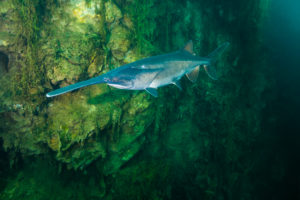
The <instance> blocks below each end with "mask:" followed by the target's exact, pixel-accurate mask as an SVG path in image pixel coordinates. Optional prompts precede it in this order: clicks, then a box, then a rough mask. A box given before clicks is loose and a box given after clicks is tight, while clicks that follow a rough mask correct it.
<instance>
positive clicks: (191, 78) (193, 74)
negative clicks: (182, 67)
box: [186, 66, 199, 83]
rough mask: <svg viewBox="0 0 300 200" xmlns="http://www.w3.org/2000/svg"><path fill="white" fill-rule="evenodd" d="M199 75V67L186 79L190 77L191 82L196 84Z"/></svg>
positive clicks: (188, 74) (187, 75)
mask: <svg viewBox="0 0 300 200" xmlns="http://www.w3.org/2000/svg"><path fill="white" fill-rule="evenodd" d="M198 74H199V66H197V67H196V68H195V69H194V70H193V71H191V72H190V73H187V74H186V77H188V79H189V80H190V81H192V82H193V83H194V82H196V80H197V78H198Z"/></svg>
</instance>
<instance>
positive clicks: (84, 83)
mask: <svg viewBox="0 0 300 200" xmlns="http://www.w3.org/2000/svg"><path fill="white" fill-rule="evenodd" d="M98 83H105V81H104V80H103V77H102V76H98V77H95V78H91V79H89V80H86V81H82V82H79V83H75V84H73V85H69V86H66V87H63V88H59V89H57V90H54V91H52V92H49V93H47V94H46V97H54V96H58V95H61V94H64V93H67V92H71V91H73V90H76V89H79V88H82V87H85V86H88V85H94V84H98Z"/></svg>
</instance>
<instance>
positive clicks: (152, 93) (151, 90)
mask: <svg viewBox="0 0 300 200" xmlns="http://www.w3.org/2000/svg"><path fill="white" fill-rule="evenodd" d="M145 90H146V91H147V92H148V93H149V94H151V95H152V96H154V97H157V96H158V94H157V89H156V88H146V89H145Z"/></svg>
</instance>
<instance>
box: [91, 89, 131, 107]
mask: <svg viewBox="0 0 300 200" xmlns="http://www.w3.org/2000/svg"><path fill="white" fill-rule="evenodd" d="M136 93H137V91H130V90H119V89H113V90H111V91H110V92H107V93H104V94H101V95H97V96H95V97H92V98H89V99H88V101H87V103H88V104H92V105H97V104H103V103H108V102H113V101H114V100H115V99H119V98H120V97H123V98H129V96H130V95H132V94H136Z"/></svg>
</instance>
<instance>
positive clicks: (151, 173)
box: [0, 0, 274, 199]
mask: <svg viewBox="0 0 300 200" xmlns="http://www.w3.org/2000/svg"><path fill="white" fill-rule="evenodd" d="M266 2H267V1H258V0H257V1H251V2H250V1H240V2H236V1H235V3H234V4H233V3H230V2H229V3H226V2H224V1H221V0H216V1H204V0H201V1H199V2H198V1H158V0H150V1H146V0H131V1H123V0H114V1H113V0H99V1H96V0H77V1H75V0H51V1H42V0H33V1H31V0H5V1H0V17H1V19H3V20H1V21H0V27H3V29H0V52H3V53H4V54H7V55H9V57H10V62H9V70H7V72H6V74H5V76H2V77H1V78H0V83H1V87H2V88H1V90H2V91H4V92H1V93H0V99H1V101H2V103H1V107H0V108H1V110H0V119H1V120H0V121H1V122H0V137H1V140H2V141H3V145H2V146H3V149H1V154H5V155H6V156H7V157H8V159H9V160H10V161H9V162H10V165H11V170H8V169H6V170H8V171H10V173H9V174H8V175H7V176H3V174H1V173H0V178H1V180H0V182H1V184H0V187H1V188H0V190H1V193H0V198H2V199H200V198H204V199H251V198H252V197H253V198H255V197H256V195H260V194H256V191H257V190H256V189H257V188H256V187H255V186H253V184H255V183H256V182H257V181H259V180H257V179H255V180H252V179H251V176H252V174H254V173H257V172H258V171H259V167H260V166H262V165H264V164H265V162H264V161H263V160H261V158H260V157H259V156H258V155H259V154H260V151H261V150H262V147H261V146H260V144H261V142H262V139H263V137H262V133H263V132H262V131H263V130H262V123H265V124H268V123H271V121H264V120H263V119H262V116H263V115H264V114H265V112H266V110H267V109H268V107H267V104H268V102H269V101H270V99H271V98H272V95H273V94H272V93H271V89H270V88H271V86H272V84H273V83H272V80H268V79H267V78H268V77H267V75H266V74H268V73H269V71H270V69H269V68H268V63H267V60H266V57H265V56H264V54H263V53H262V52H263V44H262V43H260V41H261V26H262V24H263V20H264V18H263V17H264V16H265V14H266V13H267V9H268V6H267V4H266ZM5 24H9V28H8V27H7V26H6V25H5ZM232 27H234V28H232ZM250 32H251V34H248V33H250ZM7 35H8V36H9V37H8V36H7ZM4 36H5V37H4ZM246 36H247V37H246ZM189 39H192V40H193V41H194V45H195V46H194V48H195V52H196V53H197V54H199V55H204V56H205V55H207V54H208V53H210V51H212V50H213V49H214V48H216V46H218V44H220V43H222V42H224V41H229V42H230V43H231V44H232V45H231V48H230V50H229V51H228V53H227V56H225V57H223V58H222V59H220V60H219V62H218V65H217V68H218V71H219V74H220V79H219V80H218V81H215V82H212V81H211V80H209V78H208V77H206V75H205V74H204V73H202V72H200V75H199V76H200V80H198V81H197V83H195V84H192V83H190V82H188V80H186V79H183V80H182V85H183V88H184V90H183V91H178V89H177V88H175V87H173V86H168V87H166V88H162V89H159V93H160V95H159V98H157V99H154V98H152V97H151V96H150V95H148V94H147V93H145V92H137V91H122V90H117V89H113V88H110V87H108V86H106V85H95V86H91V87H87V88H84V89H81V90H78V91H76V92H73V93H69V94H65V95H63V96H59V97H56V98H52V99H47V98H46V97H45V94H46V93H47V92H48V91H50V90H53V89H56V88H59V87H63V86H65V85H68V84H71V83H75V82H77V81H81V80H85V79H87V78H89V77H94V76H97V75H100V74H102V73H105V72H107V71H109V70H111V69H113V68H116V67H118V66H120V65H122V64H125V63H129V62H133V61H135V60H137V59H139V58H142V57H145V56H149V55H154V54H158V53H162V52H167V51H170V50H176V49H179V48H181V46H182V45H183V44H184V42H185V41H188V40H189ZM4 44H9V45H4ZM253 57H255V58H257V59H256V60H252V59H249V58H253ZM0 59H1V57H0ZM0 63H1V62H0ZM0 67H1V66H0ZM254 68H255V70H253V69H254ZM0 72H2V71H1V70H0ZM10 83H12V85H11V84H10ZM8 94H10V95H8ZM270 118H271V119H274V116H272V117H270ZM5 152H7V153H5ZM3 161H5V162H7V161H6V160H4V159H3ZM0 165H1V167H5V166H7V165H6V164H4V163H2V158H0ZM2 182H5V184H2ZM265 183H267V182H265ZM53 191H56V192H55V193H53ZM50 193H51V194H52V195H50V196H49V195H48V194H50Z"/></svg>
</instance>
